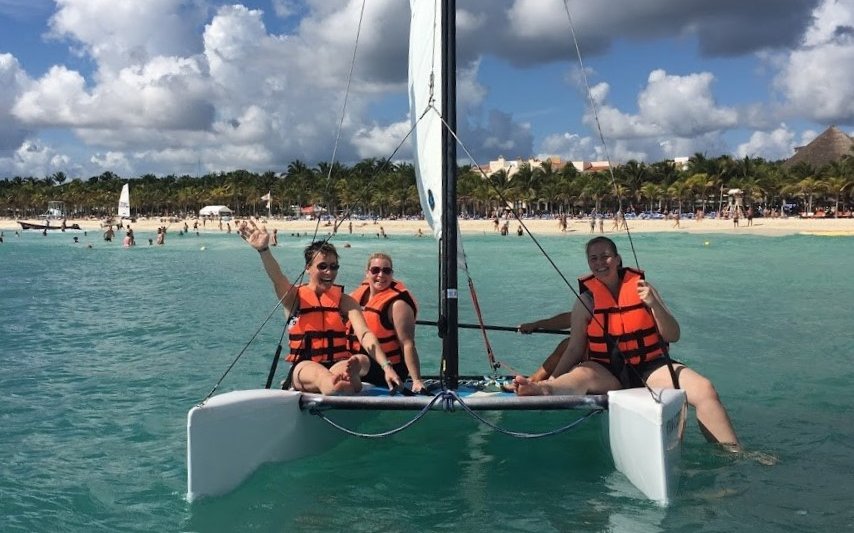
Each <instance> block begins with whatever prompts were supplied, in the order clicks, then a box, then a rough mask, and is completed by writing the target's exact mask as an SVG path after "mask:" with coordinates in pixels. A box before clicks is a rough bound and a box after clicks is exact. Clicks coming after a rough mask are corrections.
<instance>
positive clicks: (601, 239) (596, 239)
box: [584, 236, 623, 268]
mask: <svg viewBox="0 0 854 533" xmlns="http://www.w3.org/2000/svg"><path fill="white" fill-rule="evenodd" d="M599 243H603V244H605V245H607V246H608V248H610V249H611V251H612V252H614V255H620V252H618V251H617V245H616V244H615V243H614V241H612V240H611V239H609V238H608V237H602V236H599V237H593V238H592V239H590V240H589V241H587V245H586V246H585V247H584V253H586V254H588V255H589V254H590V247H591V246H593V245H594V244H599ZM622 267H623V258H622V256H620V268H622Z"/></svg>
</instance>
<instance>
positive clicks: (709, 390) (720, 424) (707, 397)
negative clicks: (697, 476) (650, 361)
mask: <svg viewBox="0 0 854 533" xmlns="http://www.w3.org/2000/svg"><path fill="white" fill-rule="evenodd" d="M675 368H676V369H677V372H678V373H679V385H680V387H681V388H682V389H683V390H684V391H685V394H686V395H687V397H688V403H689V404H690V405H693V406H694V409H696V411H697V423H698V424H699V426H700V431H701V432H702V433H703V436H705V437H706V440H708V441H709V442H716V443H719V444H723V445H726V446H727V447H728V448H729V449H732V450H733V451H741V445H740V444H739V442H738V437H737V436H736V434H735V429H733V427H732V422H730V419H729V415H728V414H727V412H726V409H725V408H724V406H723V403H721V400H720V397H719V396H718V392H717V391H716V390H715V386H714V385H712V382H711V381H709V380H708V379H707V378H705V377H704V376H702V375H700V374H698V373H697V372H695V371H693V370H691V369H690V368H688V367H685V366H682V365H675ZM647 384H648V385H649V386H651V387H658V388H673V384H672V382H671V380H670V373H669V371H668V370H667V367H661V368H659V369H658V370H656V371H655V372H653V373H652V374H651V375H650V376H649V378H648V379H647Z"/></svg>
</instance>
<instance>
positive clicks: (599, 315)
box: [578, 268, 666, 365]
mask: <svg viewBox="0 0 854 533" xmlns="http://www.w3.org/2000/svg"><path fill="white" fill-rule="evenodd" d="M620 274H621V275H620V291H619V295H618V297H617V300H616V301H615V300H614V296H613V295H612V294H611V291H610V290H608V287H606V286H605V284H604V283H602V282H601V281H599V280H598V279H596V278H595V277H594V276H593V275H592V274H590V275H588V276H584V277H581V278H579V280H578V281H579V285H580V286H581V291H582V292H583V291H589V292H590V294H591V295H592V296H593V319H591V320H590V323H589V324H587V348H588V357H589V358H590V360H592V361H598V362H601V363H606V364H610V363H612V347H614V346H615V345H616V347H617V348H618V349H619V354H616V353H615V354H614V355H615V356H616V357H617V358H618V360H625V362H626V363H628V364H630V365H639V364H641V363H643V362H644V361H650V360H653V359H657V358H659V357H661V356H662V355H663V354H664V349H663V348H664V347H665V346H666V343H665V341H664V339H662V338H661V334H660V333H659V332H658V327H657V326H656V324H655V318H654V317H653V316H652V311H650V310H649V308H648V307H647V306H646V305H645V304H644V303H643V302H642V301H641V299H640V297H639V296H638V280H640V279H643V271H641V270H635V269H633V268H624V269H623V270H622V271H621V273H620ZM603 326H604V328H603ZM620 354H622V357H621V356H620Z"/></svg>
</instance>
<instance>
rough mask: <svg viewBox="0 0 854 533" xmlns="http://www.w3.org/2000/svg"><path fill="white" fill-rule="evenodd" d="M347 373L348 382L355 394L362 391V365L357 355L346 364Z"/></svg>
mask: <svg viewBox="0 0 854 533" xmlns="http://www.w3.org/2000/svg"><path fill="white" fill-rule="evenodd" d="M344 363H345V364H346V367H345V372H346V373H347V376H348V381H349V382H350V384H351V385H352V386H353V392H359V391H361V390H362V376H361V370H362V363H361V362H359V358H358V357H356V356H355V355H353V356H351V357H350V358H349V359H347V360H346V361H345V362H344Z"/></svg>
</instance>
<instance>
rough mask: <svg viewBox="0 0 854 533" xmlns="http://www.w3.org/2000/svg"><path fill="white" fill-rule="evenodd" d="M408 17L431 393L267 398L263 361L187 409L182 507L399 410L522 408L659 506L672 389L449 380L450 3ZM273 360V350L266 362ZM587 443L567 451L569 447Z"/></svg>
mask: <svg viewBox="0 0 854 533" xmlns="http://www.w3.org/2000/svg"><path fill="white" fill-rule="evenodd" d="M410 8H411V13H412V17H411V21H410V51H409V95H410V115H411V118H412V121H413V144H414V145H415V157H414V159H415V167H416V172H417V176H418V180H417V181H418V187H419V193H420V195H421V203H422V209H423V211H424V216H425V218H426V220H427V221H428V223H429V224H430V226H431V228H432V229H433V232H434V235H435V237H436V239H437V241H438V245H439V248H440V252H439V256H440V310H439V317H438V320H437V322H436V323H437V324H439V325H440V336H441V337H442V354H441V359H442V365H441V368H442V373H441V375H440V376H438V377H437V379H436V382H435V386H434V387H433V388H431V392H433V394H431V395H393V394H390V393H389V392H388V391H386V390H382V389H378V388H373V387H365V389H364V390H363V391H362V392H361V393H359V394H357V395H353V396H324V395H321V394H313V393H303V392H299V391H293V390H275V389H271V388H270V385H271V383H272V382H273V374H274V371H275V364H274V366H273V369H271V373H270V376H269V377H268V380H267V388H264V389H254V390H240V391H233V392H227V393H224V394H219V395H213V392H214V391H212V392H211V394H209V396H208V398H206V399H205V400H203V401H202V402H201V403H200V404H199V405H197V406H195V407H193V408H192V409H191V410H190V411H189V414H188V419H187V496H188V499H190V500H193V499H197V498H202V497H206V496H216V495H222V494H225V493H227V492H229V491H231V490H233V489H234V488H236V487H237V486H238V485H239V484H240V483H242V482H243V481H244V480H245V479H246V478H248V477H249V476H250V475H251V474H252V473H253V472H254V471H255V470H256V469H257V468H258V467H259V466H260V465H262V464H264V463H268V462H280V461H293V460H297V459H300V458H304V457H308V456H311V455H316V454H319V453H323V452H324V451H326V450H328V449H329V448H330V447H332V446H334V445H335V444H336V443H338V442H340V441H341V440H342V439H345V438H350V436H351V435H357V436H365V435H363V434H359V433H358V431H356V430H355V429H353V428H357V427H358V425H359V424H360V422H361V421H363V420H364V419H366V418H369V417H376V416H380V417H382V416H384V415H386V414H388V413H391V412H400V411H410V412H412V413H414V416H413V418H412V421H411V422H407V424H404V426H401V428H399V429H402V428H403V427H406V426H408V425H409V424H411V423H413V422H414V421H416V420H419V419H420V418H421V417H424V416H425V415H429V414H432V413H431V411H442V412H443V413H442V414H447V415H448V416H472V417H473V418H475V419H476V420H478V421H479V422H481V423H485V424H487V425H490V426H491V427H493V428H494V429H497V430H501V431H502V432H504V433H507V434H514V432H510V431H506V430H503V429H502V428H498V427H495V426H494V425H493V424H491V423H490V422H488V421H487V420H485V419H484V418H483V417H482V416H480V415H479V414H478V413H479V412H481V411H508V412H509V411H513V412H516V411H529V412H531V413H532V415H529V416H533V413H537V412H543V411H551V412H556V413H559V414H560V415H561V416H562V417H563V415H565V417H566V418H565V419H563V418H562V419H563V423H564V424H565V425H564V426H563V427H562V428H560V431H563V430H565V429H570V428H571V427H574V426H575V425H577V424H579V423H580V422H583V421H585V420H588V419H590V418H591V417H593V416H594V415H601V416H599V418H600V419H601V421H602V424H603V428H604V430H605V433H606V434H607V437H606V439H605V440H606V445H607V446H608V447H609V449H610V452H611V456H612V457H613V459H614V463H615V466H616V468H617V470H619V471H620V472H622V473H623V474H625V476H626V477H627V478H628V479H629V481H630V482H631V483H632V484H633V485H635V486H636V487H637V488H638V489H639V490H640V491H641V492H642V493H643V494H644V495H645V496H646V497H647V498H649V499H651V500H655V501H658V502H662V503H666V502H668V501H669V500H671V499H672V498H673V496H674V494H675V491H676V487H677V481H678V462H679V456H680V450H681V438H682V428H683V426H684V421H685V408H684V407H685V394H684V392H682V391H679V390H656V391H653V390H648V389H646V388H640V389H628V390H620V391H612V392H609V393H608V394H607V395H572V396H569V395H567V396H560V395H555V396H531V397H520V396H516V395H515V394H512V393H508V392H504V391H503V390H502V389H501V388H500V387H496V386H495V380H494V377H490V376H487V377H482V376H461V375H460V373H459V355H460V354H459V342H458V328H459V327H461V326H460V324H459V316H458V308H457V304H458V293H459V291H458V280H457V273H458V270H464V269H466V266H465V260H464V258H465V256H464V251H463V247H462V240H461V238H460V236H459V230H458V227H457V213H456V199H455V195H456V167H457V155H456V152H457V143H458V142H459V139H458V138H457V134H456V101H455V100H456V99H455V97H456V95H455V92H456V81H455V70H456V48H455V26H456V22H455V18H456V11H455V2H454V1H453V0H436V1H426V0H410ZM278 355H279V354H278V352H277V354H276V356H275V357H276V360H278ZM493 370H496V368H495V367H493ZM490 381H491V384H490ZM214 390H216V387H215V388H214ZM578 413H582V415H580V416H579V414H578ZM437 416H440V415H437ZM333 419H334V420H333ZM388 433H393V432H388ZM557 433H559V431H557V430H555V431H551V432H547V434H557ZM373 436H377V435H373ZM515 436H521V435H520V434H518V433H516V434H515ZM525 436H528V437H530V436H532V435H525ZM534 436H546V434H540V435H534ZM558 438H562V439H568V437H566V436H561V437H558ZM597 440H598V439H597ZM386 442H388V441H386ZM590 444H591V443H589V442H583V441H582V442H579V446H588V445H590ZM594 444H597V445H598V442H597V443H594ZM386 445H388V446H394V443H393V442H391V443H389V444H386ZM570 445H571V444H570Z"/></svg>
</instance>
